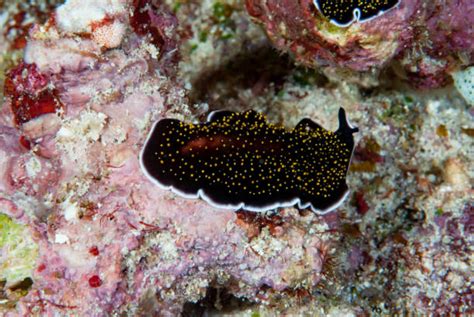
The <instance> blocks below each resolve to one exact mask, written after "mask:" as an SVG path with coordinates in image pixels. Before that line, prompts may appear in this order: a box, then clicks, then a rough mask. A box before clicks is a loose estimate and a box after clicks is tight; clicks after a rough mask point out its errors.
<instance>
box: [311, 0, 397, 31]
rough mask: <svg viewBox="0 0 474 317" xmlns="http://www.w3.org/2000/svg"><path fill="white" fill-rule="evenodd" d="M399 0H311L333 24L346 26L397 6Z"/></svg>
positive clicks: (372, 17) (376, 15)
mask: <svg viewBox="0 0 474 317" xmlns="http://www.w3.org/2000/svg"><path fill="white" fill-rule="evenodd" d="M400 1H401V0H313V3H314V5H315V6H316V8H317V9H318V10H319V12H321V14H322V15H324V16H325V17H326V18H328V19H329V20H330V21H331V22H332V23H333V24H335V25H337V26H341V27H346V26H349V25H350V24H352V23H353V22H356V21H359V22H367V21H370V20H372V19H374V18H376V17H378V16H380V15H382V14H384V13H385V12H387V11H389V10H391V9H393V8H395V7H396V6H398V4H399V3H400Z"/></svg>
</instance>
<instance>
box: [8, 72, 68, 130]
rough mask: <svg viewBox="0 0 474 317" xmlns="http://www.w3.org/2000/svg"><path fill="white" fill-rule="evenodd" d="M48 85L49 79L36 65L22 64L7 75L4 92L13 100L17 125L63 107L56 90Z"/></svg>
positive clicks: (12, 104)
mask: <svg viewBox="0 0 474 317" xmlns="http://www.w3.org/2000/svg"><path fill="white" fill-rule="evenodd" d="M48 83H49V77H48V76H46V75H45V74H42V73H41V72H40V71H39V70H38V67H37V66H36V64H26V63H20V64H19V65H18V66H16V67H15V68H13V69H11V70H10V71H9V72H8V73H7V76H6V79H5V88H4V92H5V96H8V97H10V98H11V109H12V112H13V115H14V121H15V124H16V125H22V124H23V123H25V122H28V121H30V120H31V119H34V118H37V117H39V116H41V115H43V114H46V113H55V112H56V111H57V110H58V109H60V108H62V107H63V105H62V103H61V101H60V100H59V98H58V96H57V92H56V90H55V89H53V88H50V87H49V86H48Z"/></svg>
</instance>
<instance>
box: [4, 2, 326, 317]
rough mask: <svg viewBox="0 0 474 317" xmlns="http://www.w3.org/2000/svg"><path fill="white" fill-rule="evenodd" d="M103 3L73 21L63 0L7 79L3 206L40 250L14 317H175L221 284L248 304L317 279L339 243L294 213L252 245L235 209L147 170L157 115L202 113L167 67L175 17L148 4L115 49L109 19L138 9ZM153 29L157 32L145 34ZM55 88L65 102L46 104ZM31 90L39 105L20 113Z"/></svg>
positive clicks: (265, 228)
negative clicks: (167, 185)
mask: <svg viewBox="0 0 474 317" xmlns="http://www.w3.org/2000/svg"><path fill="white" fill-rule="evenodd" d="M140 3H141V2H140ZM94 5H95V6H96V7H94V6H91V7H90V8H89V9H90V10H96V11H97V12H98V13H97V15H98V18H97V19H96V20H93V21H90V19H91V18H90V17H91V15H87V16H86V17H87V19H86V20H84V21H83V20H80V19H77V20H74V19H71V18H70V17H69V15H68V14H70V12H69V11H68V10H65V9H64V8H62V7H61V8H62V9H61V11H60V12H61V14H59V15H57V19H58V20H57V21H56V23H55V24H52V25H51V26H50V28H49V29H48V30H45V29H44V28H41V27H35V28H33V29H32V31H31V33H30V40H29V42H28V44H27V47H26V51H25V56H24V58H25V63H22V64H20V65H19V66H17V67H16V68H14V69H13V70H12V71H11V72H10V73H9V75H8V79H7V83H6V88H5V91H6V93H7V94H6V95H7V96H6V97H7V98H6V102H5V103H4V105H3V106H2V108H1V111H0V157H1V159H0V206H1V208H2V210H1V212H2V213H5V214H7V215H8V216H9V217H12V218H15V220H17V221H19V222H21V223H24V224H26V225H27V226H28V228H30V230H31V232H32V234H33V237H34V241H35V242H36V244H37V245H38V250H39V251H38V253H39V255H38V258H37V262H36V265H37V267H36V269H35V270H34V272H33V276H32V279H33V280H34V283H33V286H32V288H31V290H30V291H29V292H28V294H27V295H26V296H25V297H22V298H21V299H19V300H18V302H17V303H16V306H15V309H14V311H12V312H10V314H11V315H13V316H15V315H20V316H24V315H35V314H37V315H55V314H60V315H62V314H74V315H83V316H85V315H87V316H103V315H112V314H124V315H140V314H158V315H176V314H179V313H180V312H181V310H182V309H183V305H184V304H185V303H186V302H196V301H198V300H199V299H200V298H202V297H203V296H205V294H206V290H207V288H208V287H210V286H211V285H214V284H215V283H218V284H220V285H230V286H229V291H230V292H232V293H233V294H235V296H238V297H240V296H244V297H247V298H254V297H255V295H256V294H258V293H259V292H260V291H261V289H271V290H275V291H283V290H292V289H294V288H297V287H299V285H301V284H304V285H307V288H311V287H314V286H315V285H316V284H318V282H319V280H320V279H321V275H320V273H321V271H322V269H323V266H324V263H325V259H326V255H327V252H328V251H327V250H328V246H327V244H326V242H324V240H323V239H322V237H321V236H317V235H314V234H310V233H309V230H307V229H305V230H302V229H301V228H300V227H298V226H294V225H292V221H294V217H293V216H292V215H291V214H290V213H291V211H289V210H286V211H285V210H282V211H281V213H280V216H281V217H282V218H286V220H285V221H284V222H282V223H280V224H278V226H275V228H272V229H271V230H270V229H269V227H268V226H267V225H264V226H262V227H261V228H259V230H260V231H261V232H260V233H259V234H258V235H257V236H255V235H252V239H250V235H249V233H248V231H247V229H248V226H247V224H246V223H243V222H241V221H239V219H238V216H237V215H236V213H234V212H233V211H222V210H215V209H214V208H212V207H210V206H208V205H207V204H206V203H204V202H202V201H198V200H187V199H183V198H179V197H176V196H175V195H174V194H172V193H170V192H167V191H163V190H160V189H159V188H157V187H156V186H155V184H153V183H152V182H151V181H149V180H148V179H147V178H146V176H145V175H144V174H143V172H142V171H141V170H140V164H139V157H138V153H139V151H140V148H141V147H142V145H143V143H144V142H145V138H146V135H147V132H148V131H149V129H150V128H151V125H152V123H153V122H154V121H156V120H158V119H160V118H164V117H168V116H172V115H173V113H180V115H181V116H186V115H187V116H189V117H190V115H189V113H190V112H189V110H188V108H187V107H188V106H187V105H186V102H185V99H184V98H183V97H184V95H185V94H184V91H183V88H182V83H180V82H179V81H177V80H175V79H173V78H172V76H170V77H165V76H163V75H162V74H163V72H166V71H167V70H170V68H168V66H169V65H171V66H173V65H175V64H174V62H173V56H174V54H176V53H177V52H174V48H173V43H172V41H168V42H167V40H166V39H164V40H162V41H161V40H160V41H155V40H157V38H155V35H156V36H160V37H161V36H163V37H166V36H167V34H172V30H173V18H170V17H169V16H168V15H167V14H169V13H166V12H170V11H159V12H151V11H147V10H148V9H143V10H142V9H140V10H139V11H137V12H136V13H137V14H138V13H140V14H141V13H143V14H144V13H145V12H148V15H145V16H144V17H143V20H141V22H140V23H138V24H136V25H135V27H136V29H135V30H134V31H133V26H130V27H129V25H128V26H127V28H126V29H127V30H128V31H127V32H126V33H122V31H121V30H120V29H114V28H111V29H109V31H110V32H116V31H117V32H118V33H117V34H113V36H114V37H115V40H114V43H113V44H114V46H115V44H117V41H120V42H121V45H120V48H115V49H109V50H107V49H105V50H104V46H103V45H104V43H105V42H103V41H102V40H100V41H98V42H97V39H98V38H97V37H96V38H94V32H95V31H96V30H97V28H100V26H99V27H97V24H96V23H105V24H103V25H113V24H114V23H124V24H126V23H129V24H130V23H132V22H131V21H130V20H128V19H129V18H131V17H130V16H129V12H130V10H129V9H130V6H129V5H133V4H131V3H130V4H127V3H122V4H118V5H119V8H116V10H115V11H114V15H113V16H112V20H109V18H107V19H106V21H104V17H103V16H101V15H100V14H101V13H103V10H102V9H103V8H102V7H101V6H104V8H108V1H102V2H101V1H97V2H95V3H94ZM65 6H70V7H71V8H72V11H74V10H78V8H81V4H80V3H79V2H77V1H67V2H66V4H65ZM132 7H133V6H132ZM146 8H150V7H149V6H148V5H147V6H146ZM58 10H59V9H58ZM56 13H57V12H56ZM160 14H164V15H166V16H168V18H166V19H164V20H163V19H161V20H160V18H158V17H159V16H160ZM62 16H66V17H67V19H66V20H62V18H61V17H62ZM135 18H138V17H137V16H135ZM69 22H74V23H76V25H74V26H71V25H69V24H68V23H69ZM142 22H143V23H145V24H147V23H154V24H153V26H146V27H145V26H143V24H142ZM91 25H92V26H95V27H90V26H91ZM100 25H102V24H100ZM137 25H138V26H137ZM150 29H155V30H156V32H155V33H153V32H152V33H153V34H152V35H153V36H152V37H150V36H148V35H146V34H143V32H145V31H146V30H150ZM75 30H83V32H89V33H90V34H92V35H91V36H84V34H79V35H78V34H73V33H71V32H75ZM142 31H143V32H142ZM58 34H59V35H58ZM90 34H89V35H90ZM73 38H74V39H73ZM109 44H110V43H109ZM155 45H156V46H155ZM157 46H159V47H157ZM106 47H107V46H106ZM163 61H164V62H163ZM171 70H172V68H171ZM51 87H54V89H53V88H51ZM43 92H44V93H47V96H51V98H53V97H54V98H57V100H60V102H61V104H62V105H63V106H62V107H60V108H59V107H56V103H55V104H54V107H50V108H46V109H45V108H42V107H40V106H41V105H36V103H34V102H37V101H38V99H37V98H38V97H37V96H38V95H39V96H41V94H42V93H43ZM18 98H23V100H25V98H30V99H31V100H32V102H33V104H32V105H33V106H34V107H29V108H26V109H25V110H22V111H23V112H21V113H19V114H18V111H16V109H17V108H18V107H20V106H21V107H23V106H24V103H21V104H19V103H18V102H17V99H18ZM28 100H29V99H28ZM39 100H42V99H39ZM55 100H56V99H55ZM21 109H23V108H21ZM36 109H39V110H38V111H36ZM12 110H13V111H12ZM33 110H34V111H33ZM18 118H19V119H18ZM20 123H21V125H20ZM293 212H294V211H293ZM320 221H321V223H322V225H323V220H322V219H321V220H320ZM308 222H309V221H308ZM305 225H306V226H308V223H306V224H302V226H305ZM249 226H250V225H249Z"/></svg>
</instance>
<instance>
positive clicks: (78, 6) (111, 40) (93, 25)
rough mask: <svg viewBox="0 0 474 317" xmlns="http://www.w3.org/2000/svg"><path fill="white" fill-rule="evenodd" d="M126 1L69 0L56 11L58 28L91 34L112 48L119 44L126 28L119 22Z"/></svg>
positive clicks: (125, 8)
mask: <svg viewBox="0 0 474 317" xmlns="http://www.w3.org/2000/svg"><path fill="white" fill-rule="evenodd" d="M126 4H127V1H118V0H100V1H78V0H69V1H67V2H66V3H65V4H63V5H62V6H60V7H59V8H58V9H57V10H56V18H57V24H58V26H59V28H60V29H61V30H63V31H65V32H68V33H91V34H92V39H93V40H94V42H96V43H97V44H99V45H100V46H102V47H106V48H115V47H118V46H119V45H120V44H121V43H122V39H123V37H124V35H125V30H126V27H125V25H124V24H123V23H121V22H120V21H119V19H118V18H119V17H120V16H121V15H124V14H127V5H126Z"/></svg>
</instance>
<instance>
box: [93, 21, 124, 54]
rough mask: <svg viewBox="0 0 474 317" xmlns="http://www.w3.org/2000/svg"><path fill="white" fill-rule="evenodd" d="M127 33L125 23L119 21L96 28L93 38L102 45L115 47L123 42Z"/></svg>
mask: <svg viewBox="0 0 474 317" xmlns="http://www.w3.org/2000/svg"><path fill="white" fill-rule="evenodd" d="M124 35H125V25H124V24H123V23H120V22H118V21H114V22H113V23H111V24H105V25H102V26H99V27H97V28H95V29H94V31H93V32H92V39H93V40H94V42H96V43H97V44H99V45H100V46H102V47H106V48H115V47H118V46H120V43H122V39H123V36H124Z"/></svg>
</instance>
